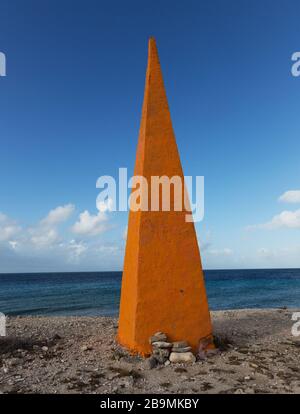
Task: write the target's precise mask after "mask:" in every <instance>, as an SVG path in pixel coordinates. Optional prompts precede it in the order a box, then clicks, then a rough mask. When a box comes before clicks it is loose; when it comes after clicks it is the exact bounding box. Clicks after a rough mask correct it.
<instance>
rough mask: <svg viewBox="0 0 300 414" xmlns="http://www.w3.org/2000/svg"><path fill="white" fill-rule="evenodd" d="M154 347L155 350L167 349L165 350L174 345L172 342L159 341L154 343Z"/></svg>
mask: <svg viewBox="0 0 300 414" xmlns="http://www.w3.org/2000/svg"><path fill="white" fill-rule="evenodd" d="M152 346H153V348H161V349H165V348H171V347H172V344H171V342H165V341H157V342H152Z"/></svg>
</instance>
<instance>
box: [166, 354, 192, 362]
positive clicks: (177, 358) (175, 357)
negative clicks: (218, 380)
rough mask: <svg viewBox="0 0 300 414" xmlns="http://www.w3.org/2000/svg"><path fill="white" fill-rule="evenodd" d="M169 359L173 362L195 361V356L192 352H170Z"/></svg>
mask: <svg viewBox="0 0 300 414" xmlns="http://www.w3.org/2000/svg"><path fill="white" fill-rule="evenodd" d="M169 360H170V361H171V362H174V363H178V362H190V363H192V362H196V357H195V355H194V354H192V352H171V354H170V357H169Z"/></svg>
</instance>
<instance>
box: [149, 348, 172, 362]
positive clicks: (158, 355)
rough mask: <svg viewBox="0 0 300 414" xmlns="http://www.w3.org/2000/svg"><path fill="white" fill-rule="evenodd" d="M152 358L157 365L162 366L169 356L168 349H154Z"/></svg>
mask: <svg viewBox="0 0 300 414" xmlns="http://www.w3.org/2000/svg"><path fill="white" fill-rule="evenodd" d="M152 355H153V357H154V358H155V359H156V360H157V362H158V363H159V364H164V363H165V362H166V361H167V360H168V358H169V355H170V351H169V350H168V349H159V348H158V349H155V350H154V351H153V354H152Z"/></svg>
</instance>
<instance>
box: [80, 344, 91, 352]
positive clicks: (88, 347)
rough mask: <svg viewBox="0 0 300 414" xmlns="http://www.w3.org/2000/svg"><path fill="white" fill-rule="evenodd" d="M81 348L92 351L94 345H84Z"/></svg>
mask: <svg viewBox="0 0 300 414" xmlns="http://www.w3.org/2000/svg"><path fill="white" fill-rule="evenodd" d="M80 349H81V351H91V350H92V349H93V347H92V346H89V345H83V346H82V347H81V348H80Z"/></svg>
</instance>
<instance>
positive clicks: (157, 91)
mask: <svg viewBox="0 0 300 414" xmlns="http://www.w3.org/2000/svg"><path fill="white" fill-rule="evenodd" d="M134 175H136V176H137V175H139V176H144V177H145V178H146V179H147V180H148V183H150V182H151V177H152V176H167V177H169V178H171V177H173V176H179V177H181V178H182V179H183V172H182V167H181V163H180V158H179V153H178V149H177V145H176V141H175V136H174V132H173V128H172V122H171V116H170V112H169V107H168V102H167V97H166V93H165V88H164V84H163V78H162V73H161V68H160V64H159V58H158V53H157V48H156V44H155V40H154V39H153V38H150V40H149V50H148V67H147V73H146V85H145V95H144V103H143V109H142V119H141V125H140V132H139V140H138V147H137V155H136V164H135V171H134ZM171 206H172V202H171ZM149 209H150V206H149ZM186 214H187V213H186V211H184V210H183V211H172V209H171V211H132V210H131V211H130V213H129V223H128V235H127V243H126V251H125V262H124V271H123V277H122V290H121V303H120V316H119V330H118V341H119V343H120V344H121V345H124V346H125V347H127V348H129V349H130V350H132V351H133V352H138V353H140V354H142V355H147V354H149V353H150V352H151V347H150V345H149V337H150V336H151V335H153V334H154V333H156V332H158V331H161V332H164V333H166V334H167V335H168V338H169V339H170V340H171V341H176V340H186V341H188V342H189V344H190V345H191V346H192V348H193V350H194V351H196V350H197V347H198V345H199V341H200V340H201V339H204V338H206V337H211V335H212V326H211V320H210V314H209V309H208V303H207V298H206V291H205V285H204V279H203V272H202V266H201V259H200V253H199V248H198V243H197V238H196V232H195V228H194V223H193V222H186V220H185V217H186Z"/></svg>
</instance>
